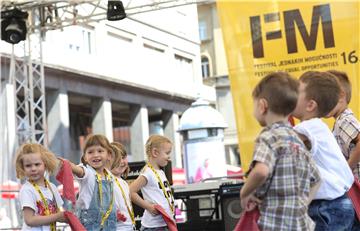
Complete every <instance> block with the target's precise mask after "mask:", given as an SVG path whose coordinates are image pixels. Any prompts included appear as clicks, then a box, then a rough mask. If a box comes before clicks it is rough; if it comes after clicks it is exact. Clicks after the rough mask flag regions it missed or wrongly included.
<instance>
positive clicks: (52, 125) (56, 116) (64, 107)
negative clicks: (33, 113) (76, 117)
mask: <svg viewBox="0 0 360 231" xmlns="http://www.w3.org/2000/svg"><path fill="white" fill-rule="evenodd" d="M46 97H47V99H46V104H47V105H46V108H48V114H47V124H48V126H47V127H48V140H49V148H50V150H51V151H53V152H54V153H56V154H57V155H60V156H63V157H65V158H66V159H69V160H71V161H73V162H75V163H76V162H77V161H78V159H77V158H76V157H75V156H73V155H72V153H71V148H70V143H71V138H70V118H69V117H70V116H69V115H70V114H69V97H68V94H67V92H66V91H65V90H63V89H60V90H57V91H48V94H47V96H46Z"/></svg>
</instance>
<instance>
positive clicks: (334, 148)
mask: <svg viewBox="0 0 360 231" xmlns="http://www.w3.org/2000/svg"><path fill="white" fill-rule="evenodd" d="M295 130H296V131H297V132H298V133H300V134H303V135H305V136H306V137H307V138H308V140H309V141H310V143H311V154H312V156H313V158H314V161H315V163H316V166H317V167H318V169H319V172H320V175H321V185H320V188H319V190H318V191H317V193H316V195H315V198H314V199H326V200H332V199H335V198H338V197H340V196H342V195H344V193H345V192H347V191H348V190H349V188H350V187H351V186H352V184H353V182H354V176H353V173H352V172H351V169H350V167H349V165H348V163H347V162H346V160H345V157H344V156H343V154H342V153H341V150H340V147H339V145H338V144H337V142H336V140H335V137H334V135H333V134H332V132H331V131H330V129H329V128H328V126H327V125H326V124H325V123H324V122H323V121H322V120H321V119H319V118H313V119H310V120H305V121H303V122H301V123H300V124H298V125H296V126H295Z"/></svg>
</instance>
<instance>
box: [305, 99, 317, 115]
mask: <svg viewBox="0 0 360 231" xmlns="http://www.w3.org/2000/svg"><path fill="white" fill-rule="evenodd" d="M317 107H318V105H317V102H316V101H315V100H310V101H309V102H308V103H307V105H306V111H308V112H313V111H315V110H316V109H317Z"/></svg>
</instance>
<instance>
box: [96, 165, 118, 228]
mask: <svg viewBox="0 0 360 231" xmlns="http://www.w3.org/2000/svg"><path fill="white" fill-rule="evenodd" d="M104 174H105V179H106V180H107V181H110V182H111V180H112V176H111V175H110V174H108V173H107V172H106V170H104ZM96 180H97V182H98V187H99V199H100V211H101V224H100V225H101V227H103V226H104V223H105V221H106V220H107V219H108V218H109V216H110V213H111V211H112V208H113V204H114V193H113V192H112V190H111V189H112V186H110V188H111V189H110V191H111V200H110V205H109V208H108V209H107V211H106V213H105V214H103V212H102V197H103V194H102V180H101V175H100V174H99V173H96Z"/></svg>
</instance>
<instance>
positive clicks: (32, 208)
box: [16, 144, 67, 231]
mask: <svg viewBox="0 0 360 231" xmlns="http://www.w3.org/2000/svg"><path fill="white" fill-rule="evenodd" d="M57 165H58V160H57V158H56V156H55V155H54V154H53V153H51V152H50V151H48V150H47V149H45V148H44V147H43V146H42V145H40V144H23V145H22V146H21V147H20V148H19V149H18V151H17V155H16V176H17V177H18V178H19V179H24V178H25V179H26V181H25V184H24V185H23V186H22V187H21V189H20V195H19V198H20V204H21V208H22V212H23V217H24V223H23V227H22V229H21V230H39V231H46V230H48V231H55V230H56V222H67V220H66V218H65V217H64V212H63V211H61V206H62V205H63V200H62V199H61V196H60V194H59V192H58V191H57V188H56V187H55V185H54V184H52V183H50V182H49V181H47V180H46V178H45V177H44V173H45V171H47V172H48V173H50V174H53V173H54V172H55V170H56V169H57Z"/></svg>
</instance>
